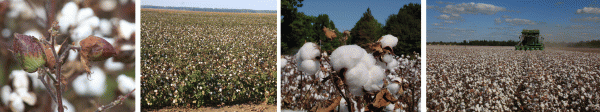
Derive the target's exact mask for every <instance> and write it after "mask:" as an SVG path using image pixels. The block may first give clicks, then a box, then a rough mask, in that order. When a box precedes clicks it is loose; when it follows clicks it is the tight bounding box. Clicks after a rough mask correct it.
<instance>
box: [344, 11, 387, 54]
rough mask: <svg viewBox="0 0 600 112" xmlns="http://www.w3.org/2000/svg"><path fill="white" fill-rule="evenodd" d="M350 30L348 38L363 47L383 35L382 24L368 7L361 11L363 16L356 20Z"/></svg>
mask: <svg viewBox="0 0 600 112" xmlns="http://www.w3.org/2000/svg"><path fill="white" fill-rule="evenodd" d="M350 32H352V33H351V34H350V35H351V38H349V39H348V40H350V42H351V43H354V44H357V45H359V46H361V47H363V48H364V47H366V44H367V43H371V42H375V41H377V39H379V38H380V37H381V36H383V34H382V33H383V29H382V25H381V23H379V22H377V20H376V19H375V18H374V17H373V15H372V14H371V9H370V8H367V12H365V13H363V16H362V17H361V18H360V20H358V22H356V24H355V25H354V28H352V29H351V30H350Z"/></svg>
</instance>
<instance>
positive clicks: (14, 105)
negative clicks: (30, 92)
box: [10, 93, 25, 112]
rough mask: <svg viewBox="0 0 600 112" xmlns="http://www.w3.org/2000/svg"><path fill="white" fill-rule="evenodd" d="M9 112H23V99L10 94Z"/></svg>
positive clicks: (15, 94)
mask: <svg viewBox="0 0 600 112" xmlns="http://www.w3.org/2000/svg"><path fill="white" fill-rule="evenodd" d="M10 102H11V103H10V110H12V111H13V112H23V111H25V104H24V103H23V99H21V97H20V96H19V95H18V94H17V93H11V94H10Z"/></svg>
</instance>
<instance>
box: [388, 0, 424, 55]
mask: <svg viewBox="0 0 600 112" xmlns="http://www.w3.org/2000/svg"><path fill="white" fill-rule="evenodd" d="M385 25H386V26H384V27H383V29H384V30H385V34H391V35H394V36H395V37H398V45H396V47H394V53H395V54H396V55H400V54H407V55H408V54H412V53H413V52H417V53H420V52H421V5H419V4H416V3H409V4H405V5H404V6H403V7H402V8H400V10H399V11H398V14H392V15H390V16H389V17H388V19H387V20H386V23H385Z"/></svg>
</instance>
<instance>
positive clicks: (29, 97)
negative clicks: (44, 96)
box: [0, 70, 37, 112]
mask: <svg viewBox="0 0 600 112" xmlns="http://www.w3.org/2000/svg"><path fill="white" fill-rule="evenodd" d="M9 79H12V88H11V86H8V85H5V86H3V87H2V88H1V90H0V91H1V92H0V94H1V95H2V97H1V99H2V104H4V105H7V106H8V107H9V108H10V109H11V110H12V111H16V112H23V111H25V104H27V105H29V106H33V105H35V103H36V100H37V99H36V95H35V93H33V92H31V91H30V90H29V78H28V77H27V72H25V71H22V70H15V71H12V73H11V74H10V76H9Z"/></svg>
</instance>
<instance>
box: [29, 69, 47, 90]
mask: <svg viewBox="0 0 600 112" xmlns="http://www.w3.org/2000/svg"><path fill="white" fill-rule="evenodd" d="M27 75H28V76H29V78H31V79H33V80H31V83H32V84H31V85H32V86H33V88H34V89H36V88H40V89H43V90H46V86H44V84H43V83H42V81H41V80H39V79H38V75H39V73H38V72H33V73H27Z"/></svg>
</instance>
